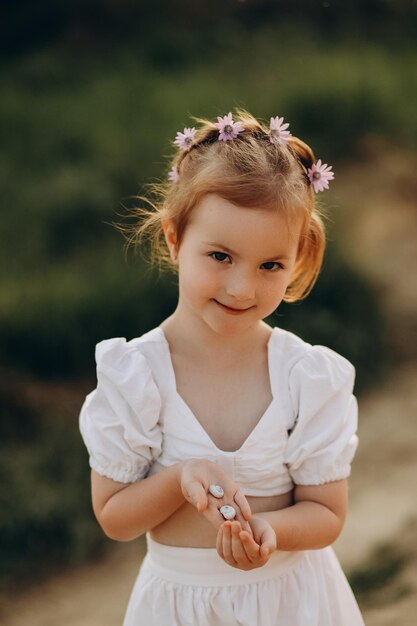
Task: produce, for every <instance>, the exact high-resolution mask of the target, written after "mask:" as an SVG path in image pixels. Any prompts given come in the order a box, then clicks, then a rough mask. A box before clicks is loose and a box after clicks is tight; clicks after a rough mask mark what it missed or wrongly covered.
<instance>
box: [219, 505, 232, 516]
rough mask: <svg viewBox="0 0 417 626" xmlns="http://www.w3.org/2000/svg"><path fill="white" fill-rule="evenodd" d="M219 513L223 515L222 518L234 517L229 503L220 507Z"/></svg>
mask: <svg viewBox="0 0 417 626" xmlns="http://www.w3.org/2000/svg"><path fill="white" fill-rule="evenodd" d="M220 513H221V514H222V515H223V517H224V519H234V518H235V517H236V511H235V509H234V508H233V507H232V506H230V505H229V504H225V505H224V506H222V507H221V508H220Z"/></svg>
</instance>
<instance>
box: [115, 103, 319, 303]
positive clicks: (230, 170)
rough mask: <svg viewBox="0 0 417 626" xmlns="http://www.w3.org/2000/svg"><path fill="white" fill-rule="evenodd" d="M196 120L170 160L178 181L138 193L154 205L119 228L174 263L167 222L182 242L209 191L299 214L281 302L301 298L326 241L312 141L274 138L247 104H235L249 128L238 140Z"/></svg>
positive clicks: (161, 262) (314, 274) (133, 213)
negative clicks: (312, 175) (311, 174)
mask: <svg viewBox="0 0 417 626" xmlns="http://www.w3.org/2000/svg"><path fill="white" fill-rule="evenodd" d="M193 119H194V120H195V121H196V122H199V123H200V124H201V126H200V128H198V129H197V131H196V133H195V136H194V138H193V141H192V143H191V145H190V146H189V147H188V148H186V149H183V150H181V151H180V152H178V153H177V154H176V155H175V156H174V158H173V160H172V162H171V166H172V167H174V168H176V171H177V172H178V174H179V178H178V180H177V181H175V182H170V181H166V182H161V183H156V184H155V183H154V184H150V185H147V188H148V190H149V192H150V193H149V197H146V196H139V197H138V199H140V200H142V201H144V202H146V203H147V204H148V205H150V207H151V208H146V207H143V206H141V207H136V208H134V209H132V210H131V216H133V217H134V218H135V223H134V224H133V226H132V225H130V226H125V225H122V224H115V226H116V228H118V229H119V230H120V231H121V232H122V233H123V234H124V235H125V237H126V239H127V245H128V246H129V245H133V246H135V247H138V246H139V245H142V244H143V243H144V240H147V241H148V242H149V244H150V251H151V260H152V261H153V262H155V261H156V262H157V263H158V264H159V266H160V267H161V266H164V265H165V266H169V267H170V268H171V269H176V266H175V265H174V264H173V263H172V260H171V257H170V254H169V251H168V248H167V246H166V242H165V237H164V231H163V223H164V222H165V221H171V222H172V223H173V224H174V226H175V229H176V236H177V246H178V247H179V246H180V245H181V241H182V238H183V236H184V232H185V229H186V227H187V223H188V220H189V217H190V215H191V212H192V211H193V209H194V208H195V207H196V206H197V205H198V204H199V202H200V201H201V200H202V198H203V197H204V196H205V195H207V194H209V193H214V194H217V195H219V196H221V197H222V198H224V199H225V200H228V201H229V202H231V203H233V204H236V205H238V206H244V207H247V208H252V207H253V208H254V209H255V210H256V208H262V209H271V210H279V211H282V212H283V213H284V215H286V216H287V218H288V219H291V217H292V216H294V215H296V216H298V215H300V213H301V214H302V215H303V217H304V220H303V228H302V232H301V236H300V241H299V247H298V254H297V261H296V264H295V268H294V271H293V275H292V278H291V282H290V284H289V286H288V288H287V291H286V294H285V297H284V301H286V302H295V301H297V300H300V299H302V298H304V297H305V296H307V294H308V293H309V292H310V291H311V289H312V288H313V286H314V283H315V282H316V280H317V277H318V274H319V272H320V269H321V265H322V262H323V254H324V248H325V230H324V224H323V219H322V215H323V214H322V212H321V211H320V210H319V208H318V207H317V206H316V199H315V194H314V191H313V189H312V185H311V183H310V180H309V178H308V176H307V170H308V168H310V167H311V166H312V165H313V163H315V157H314V154H313V152H312V150H311V148H310V147H309V146H308V145H307V144H306V143H304V142H303V141H301V140H300V139H298V138H297V137H294V136H290V137H289V140H288V144H287V145H282V144H279V143H272V142H271V141H270V138H269V135H268V131H269V128H268V127H267V126H266V125H265V124H262V123H261V122H259V121H258V120H257V119H256V118H254V117H253V116H252V115H251V114H250V113H248V112H247V111H244V110H242V109H237V110H236V111H235V114H234V116H233V120H234V121H235V122H241V124H243V126H244V128H245V130H244V131H243V132H241V133H240V134H239V135H238V138H237V139H235V140H233V141H226V142H223V141H218V136H219V131H218V129H217V128H216V126H215V124H214V123H213V122H211V121H209V120H205V119H200V118H193Z"/></svg>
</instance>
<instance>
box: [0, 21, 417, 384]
mask: <svg viewBox="0 0 417 626" xmlns="http://www.w3.org/2000/svg"><path fill="white" fill-rule="evenodd" d="M242 37H244V38H245V46H243V47H242ZM112 53H113V54H107V55H103V59H98V58H96V57H94V55H93V56H91V57H88V58H87V59H86V60H85V59H83V63H82V64H80V59H79V58H77V54H76V53H75V54H74V56H73V57H71V56H69V55H68V54H67V52H66V51H65V50H64V51H62V50H61V51H60V50H57V51H56V53H55V54H51V53H50V52H49V53H48V52H43V53H38V54H36V55H33V56H32V57H22V58H20V59H16V60H15V61H13V63H12V65H11V67H7V69H6V67H3V68H0V76H1V78H2V85H3V87H2V98H1V99H0V120H1V122H0V123H1V131H2V147H1V148H0V165H1V166H2V167H0V180H1V184H2V189H3V191H2V202H3V206H4V207H5V208H6V210H5V211H3V215H2V220H1V222H0V237H1V240H2V246H1V247H0V277H1V283H0V345H1V346H2V353H1V354H0V364H3V366H7V365H13V366H14V367H17V368H23V369H27V370H30V371H32V372H34V373H38V374H42V375H57V376H63V375H79V374H83V373H85V372H91V371H92V367H93V366H92V358H91V357H92V350H93V347H94V344H95V343H96V341H98V340H99V339H101V338H103V337H106V336H111V335H123V336H134V335H137V334H139V333H141V332H143V331H144V330H147V329H148V328H150V327H152V326H153V325H155V323H158V321H160V320H161V319H162V318H163V317H164V315H166V314H167V313H168V312H169V311H171V310H172V308H173V306H174V305H175V297H174V289H173V282H172V279H170V278H168V279H161V280H160V281H159V282H158V283H157V284H156V286H154V285H153V280H154V278H155V277H154V276H153V275H149V274H148V273H147V272H146V271H145V272H144V265H143V264H140V263H139V264H137V265H135V266H132V265H130V266H129V265H127V264H126V263H125V262H124V261H123V258H122V250H121V248H122V240H121V238H120V237H119V236H118V235H117V234H116V233H115V232H114V230H113V229H112V228H111V226H110V225H109V223H110V222H111V221H113V220H114V219H115V218H116V219H117V217H116V213H115V212H116V211H118V210H120V203H121V202H128V203H130V204H132V203H133V201H131V200H128V199H125V198H126V196H128V195H132V194H135V193H137V192H138V190H139V191H141V190H143V185H144V183H145V182H149V181H152V180H155V179H157V178H160V177H163V176H165V173H166V171H167V169H168V167H169V166H168V162H167V159H166V156H167V155H168V154H169V153H170V152H171V148H170V146H169V138H173V137H174V136H175V132H176V130H178V128H182V126H183V125H185V124H190V123H191V119H190V117H189V114H195V115H208V116H213V115H216V114H218V113H225V112H227V111H228V110H230V109H231V108H233V106H234V105H243V106H246V107H247V108H249V109H250V110H252V111H253V112H254V113H255V114H256V115H259V116H264V117H266V118H268V116H269V115H271V114H276V113H280V114H284V115H285V117H286V118H287V119H289V120H290V121H291V130H293V132H294V133H298V134H299V135H300V136H301V137H303V138H305V139H306V140H307V141H309V142H311V144H312V145H313V147H314V148H315V151H316V154H317V155H318V156H323V157H325V159H326V161H328V162H332V163H335V169H336V168H337V166H338V163H339V165H342V162H343V160H346V159H347V158H348V157H349V156H350V157H351V158H353V157H354V156H355V154H357V153H358V151H359V150H360V145H361V139H362V137H363V136H364V134H366V133H369V132H374V133H382V134H386V135H389V134H392V135H394V134H395V137H396V140H397V141H398V140H401V141H404V142H411V143H415V139H416V136H417V124H416V118H415V116H414V115H412V114H411V112H412V111H413V110H414V109H415V105H416V103H415V97H416V96H415V94H416V93H417V89H412V88H411V86H412V84H413V81H415V77H414V78H413V76H415V74H414V72H413V68H414V63H413V62H412V61H413V57H412V54H411V53H407V52H404V51H402V52H401V53H400V52H398V54H397V53H396V52H395V51H393V50H391V51H390V53H389V55H388V53H387V52H386V51H385V50H384V49H382V48H381V47H378V46H377V45H375V44H369V45H364V44H362V45H357V46H355V48H354V49H352V47H351V45H350V42H349V41H347V40H346V41H341V42H339V43H337V44H334V45H332V47H331V48H330V47H328V46H326V44H325V43H323V42H322V41H321V40H319V39H318V38H317V37H315V36H313V35H312V34H309V33H308V32H307V31H305V30H303V29H302V28H298V29H297V30H294V29H291V28H287V29H286V28H285V27H284V26H283V27H282V29H281V36H280V37H277V36H276V29H275V30H274V29H273V28H268V27H266V26H264V27H263V28H262V29H255V30H253V32H246V31H245V30H244V29H243V27H241V28H240V29H239V28H231V29H230V33H229V37H227V38H224V39H223V40H222V41H218V42H217V44H216V45H214V44H213V47H212V48H211V49H210V52H209V55H208V59H207V60H206V61H204V62H203V61H202V60H201V59H200V60H199V61H198V63H197V61H195V64H194V65H188V64H186V65H184V66H179V67H177V68H176V69H173V70H171V71H170V73H166V72H162V71H158V70H156V69H155V67H154V66H152V64H153V62H154V61H153V60H152V59H151V58H150V57H149V58H147V57H143V58H140V57H138V56H137V53H136V51H135V48H134V47H125V48H114V49H113V50H112ZM237 59H239V64H238V65H237ZM306 67H308V72H307V71H305V68H306ZM10 69H11V70H12V71H10ZM226 78H227V80H225V79H226ZM236 94H239V100H236ZM167 103H169V104H167ZM335 184H337V180H336V182H335ZM336 267H340V264H337V265H336ZM340 271H341V272H342V273H343V275H345V274H346V272H347V270H346V269H345V268H342V267H340ZM341 278H343V277H338V276H336V274H335V271H333V270H332V273H331V278H330V274H329V277H326V276H325V275H323V279H322V280H323V281H325V282H326V284H328V287H326V289H325V291H326V292H328V294H331V292H334V293H340V294H341V295H340V302H339V304H337V303H336V296H335V295H333V296H332V297H331V296H330V295H325V294H323V298H325V301H323V303H322V304H321V303H320V302H319V300H320V298H321V297H322V293H323V289H321V288H320V287H318V288H317V290H315V292H314V294H313V296H312V298H316V304H314V305H313V301H311V302H312V304H311V305H310V304H309V302H310V300H308V301H307V303H306V304H303V305H302V306H301V307H300V308H299V309H298V308H296V307H294V308H293V312H292V313H291V317H293V316H294V318H295V317H298V316H299V317H300V322H297V324H298V327H311V326H312V325H314V327H315V329H316V330H317V329H318V328H319V327H320V328H321V334H322V335H323V337H324V339H326V340H329V343H330V345H333V344H334V345H337V344H338V342H340V336H341V333H340V322H339V323H336V322H335V316H336V315H341V319H344V318H343V315H344V312H345V311H346V309H347V308H349V310H350V309H352V306H353V305H352V303H353V302H356V304H355V307H356V309H355V310H354V311H353V310H351V315H350V317H349V320H346V325H345V326H344V328H348V334H347V335H346V334H345V333H343V335H344V336H345V337H346V341H345V342H344V343H343V342H342V344H343V345H341V348H342V350H341V351H343V352H345V353H346V352H347V355H351V356H352V360H353V361H354V362H355V363H357V364H360V362H361V359H365V363H366V367H367V370H368V372H372V371H373V370H374V368H370V367H368V365H369V364H368V361H367V359H369V356H368V355H369V344H370V343H371V344H372V345H374V346H377V343H378V338H377V336H376V332H377V331H376V330H374V329H377V328H379V325H378V324H377V325H376V326H375V325H374V323H373V320H370V321H369V324H367V322H366V321H365V318H364V316H363V315H362V313H360V314H359V309H358V307H359V306H360V304H359V303H360V301H363V296H362V295H360V297H359V295H358V294H362V292H364V291H367V287H366V286H362V287H359V286H356V287H355V285H354V284H353V283H354V282H355V281H353V282H352V281H350V282H349V286H348V287H346V288H345V289H344V290H343V295H342V293H341V292H340V290H339V285H340V284H341ZM358 281H359V279H358V278H357V279H356V283H358ZM321 284H322V285H323V288H324V284H325V283H324V282H322V283H321ZM348 289H350V290H351V291H348ZM355 289H356V291H355ZM358 290H359V291H358ZM365 300H366V301H368V300H367V298H365ZM342 302H343V305H342V304H341V303H342ZM311 307H312V308H313V310H314V311H312V314H314V316H315V321H314V322H312V321H311V316H310V308H311ZM298 310H299V314H298ZM303 316H304V318H305V319H304V321H303V323H301V317H303ZM366 319H368V318H367V316H366ZM336 326H337V330H336ZM368 327H369V331H368V330H367V329H368ZM331 328H334V329H335V333H334V335H331ZM315 336H318V337H319V336H320V333H317V332H316V331H315ZM347 337H349V339H347ZM306 338H308V337H306ZM346 343H347V344H348V347H349V346H353V349H348V350H347V351H346V350H344V348H345V345H344V344H346ZM364 380H365V379H364Z"/></svg>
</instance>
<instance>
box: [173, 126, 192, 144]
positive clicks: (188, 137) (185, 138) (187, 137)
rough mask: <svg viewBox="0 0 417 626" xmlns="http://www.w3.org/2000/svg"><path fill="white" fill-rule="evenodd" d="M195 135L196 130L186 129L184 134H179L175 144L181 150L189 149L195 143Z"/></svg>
mask: <svg viewBox="0 0 417 626" xmlns="http://www.w3.org/2000/svg"><path fill="white" fill-rule="evenodd" d="M195 133H196V130H195V128H184V132H183V133H179V132H178V133H177V136H176V138H175V140H174V143H176V144H177V146H179V147H180V148H189V147H190V145H191V144H192V143H193V141H194V136H195Z"/></svg>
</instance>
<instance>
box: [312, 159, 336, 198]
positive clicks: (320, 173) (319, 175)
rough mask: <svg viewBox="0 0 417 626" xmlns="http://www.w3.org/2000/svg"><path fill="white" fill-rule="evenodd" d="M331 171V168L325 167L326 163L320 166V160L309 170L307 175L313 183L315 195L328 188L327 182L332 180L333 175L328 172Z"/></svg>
mask: <svg viewBox="0 0 417 626" xmlns="http://www.w3.org/2000/svg"><path fill="white" fill-rule="evenodd" d="M331 169H332V166H331V165H327V163H323V164H322V162H321V159H319V160H318V161H317V163H314V164H313V165H312V166H311V167H310V168H309V170H308V172H307V175H308V177H309V179H310V181H311V182H312V183H313V187H314V191H315V192H316V193H318V192H319V191H323V190H324V189H328V188H329V180H333V178H334V173H333V172H331V171H330V170H331Z"/></svg>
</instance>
